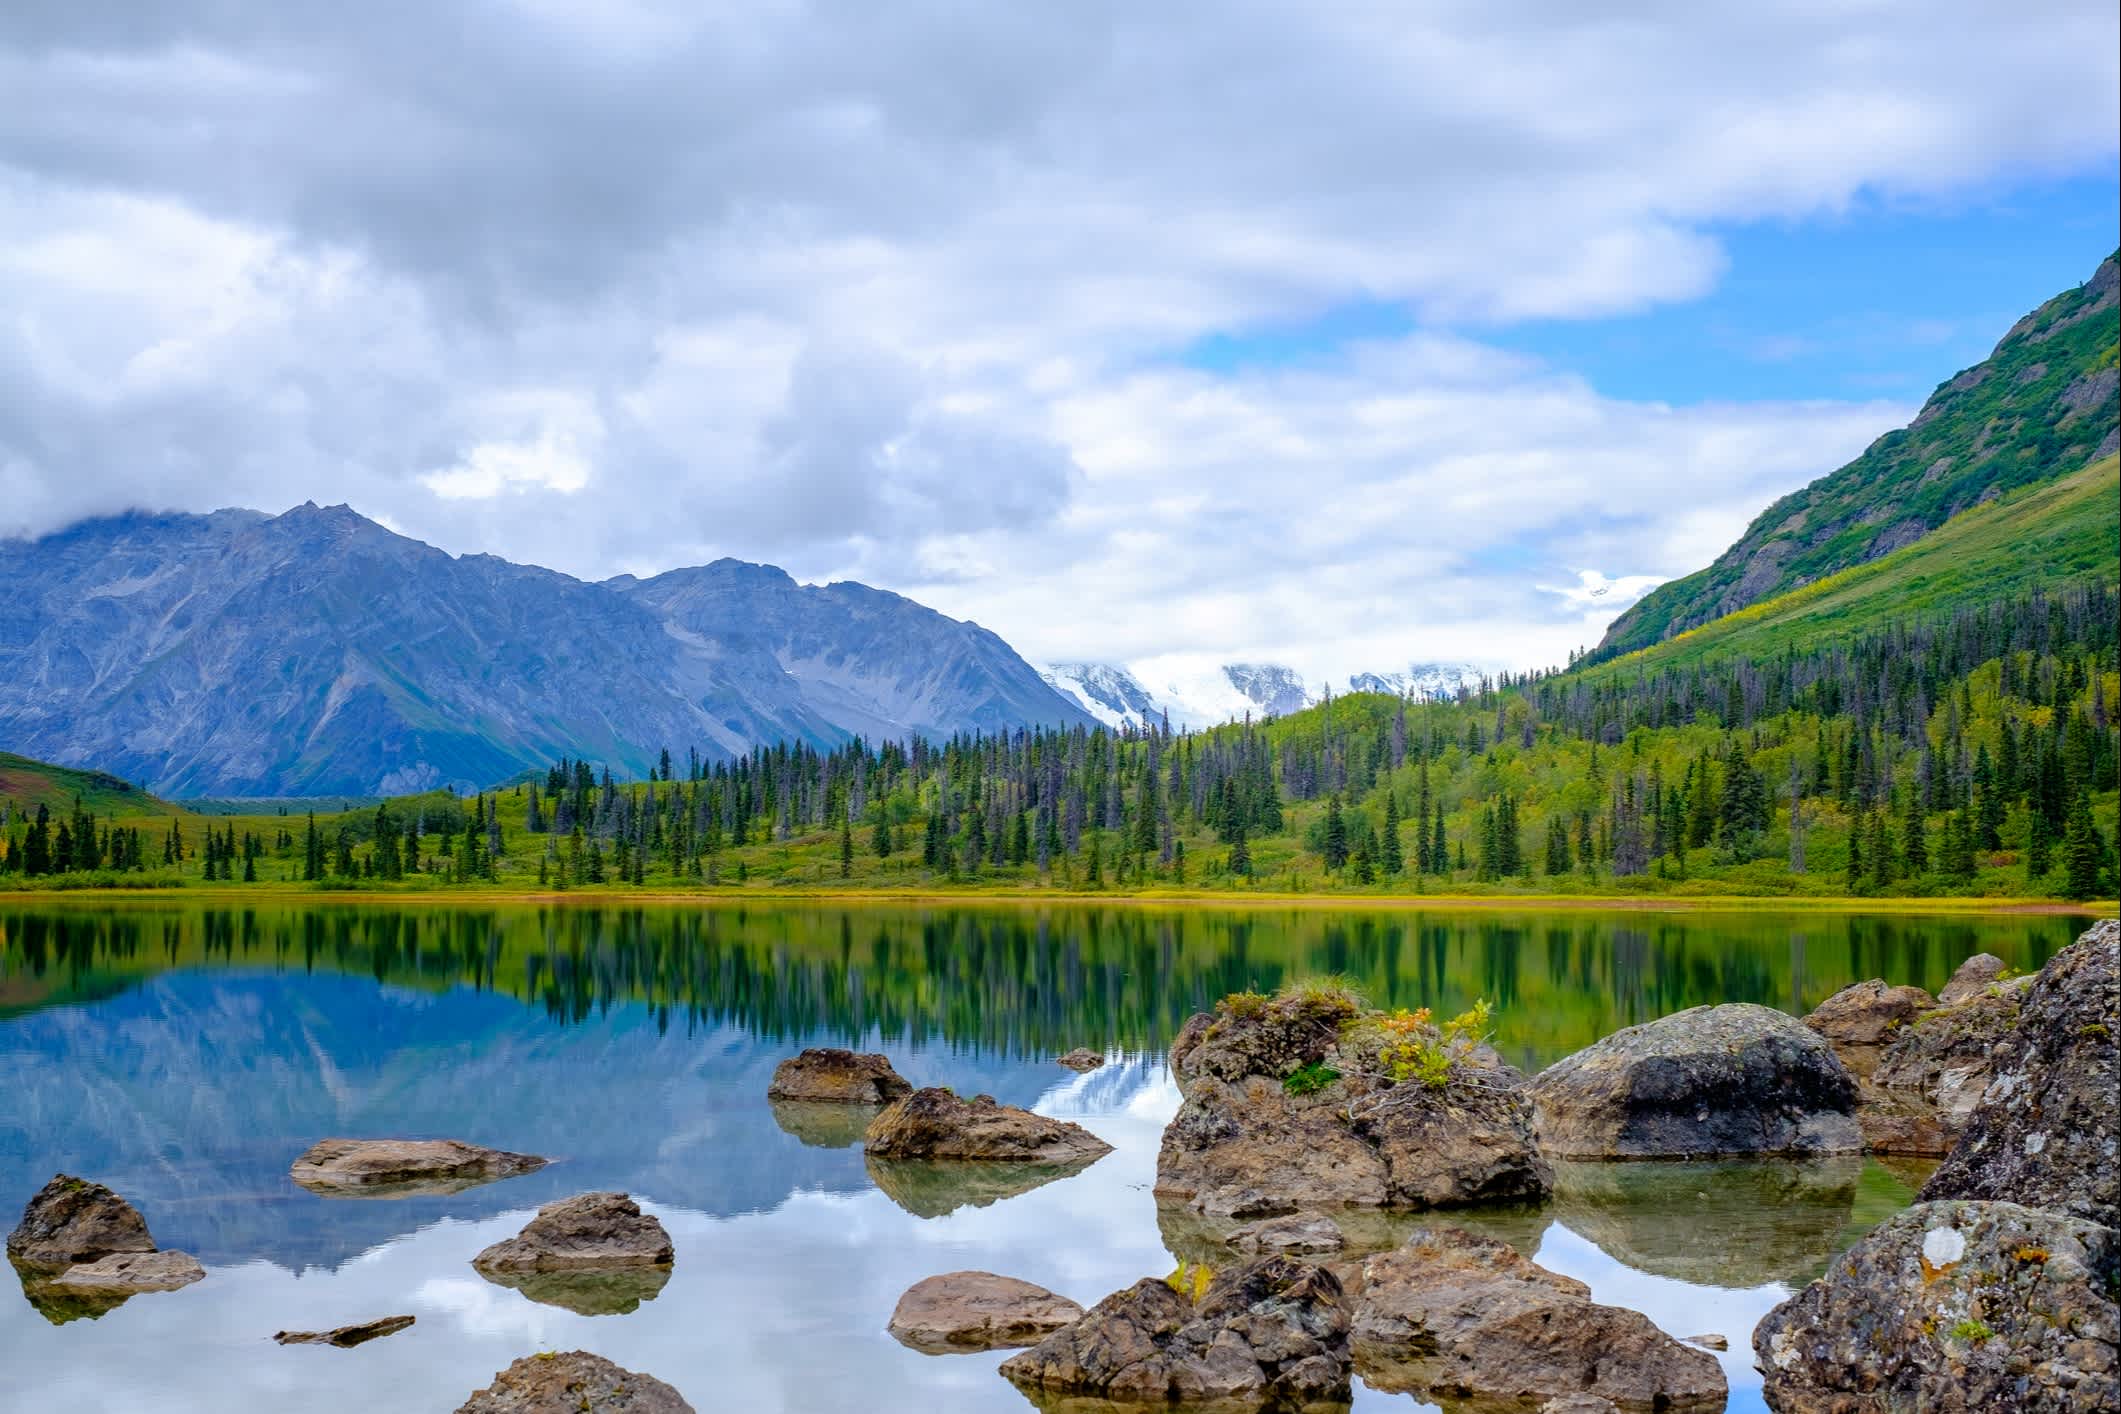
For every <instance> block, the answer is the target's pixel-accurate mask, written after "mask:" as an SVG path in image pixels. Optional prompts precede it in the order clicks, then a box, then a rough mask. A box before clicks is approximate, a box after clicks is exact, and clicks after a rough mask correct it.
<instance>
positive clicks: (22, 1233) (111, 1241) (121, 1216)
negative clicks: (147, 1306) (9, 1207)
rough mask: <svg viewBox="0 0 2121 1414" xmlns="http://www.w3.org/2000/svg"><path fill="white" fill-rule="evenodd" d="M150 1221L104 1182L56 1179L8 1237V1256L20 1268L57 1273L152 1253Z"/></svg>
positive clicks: (66, 1176)
mask: <svg viewBox="0 0 2121 1414" xmlns="http://www.w3.org/2000/svg"><path fill="white" fill-rule="evenodd" d="M154 1250H155V1241H154V1239H153V1238H151V1237H149V1236H148V1235H147V1221H146V1219H144V1218H142V1217H141V1216H140V1214H139V1212H138V1211H137V1210H136V1209H135V1208H134V1207H133V1205H132V1204H130V1203H128V1202H126V1201H125V1200H124V1199H123V1198H120V1197H119V1196H118V1195H117V1194H115V1193H113V1192H111V1191H110V1190H109V1189H108V1188H105V1187H104V1186H103V1185H102V1184H100V1183H91V1182H89V1181H88V1180H87V1179H81V1178H75V1177H73V1176H72V1175H71V1174H63V1173H62V1174H57V1175H54V1176H53V1178H52V1181H51V1182H49V1183H47V1184H45V1185H44V1187H42V1188H40V1189H38V1190H37V1194H36V1196H35V1197H33V1198H31V1199H30V1200H29V1205H28V1206H27V1207H25V1208H24V1209H23V1210H22V1221H21V1222H20V1223H19V1224H17V1225H16V1227H15V1230H14V1231H13V1232H11V1233H9V1234H8V1235H7V1255H8V1257H9V1258H10V1259H11V1260H12V1261H13V1262H14V1263H15V1264H16V1265H17V1266H20V1267H28V1268H31V1269H32V1270H36V1271H55V1270H60V1269H63V1268H66V1267H71V1266H73V1265H74V1264H75V1263H77V1262H93V1261H95V1260H96V1259H97V1258H98V1257H106V1256H109V1255H110V1254H111V1253H113V1252H152V1251H154Z"/></svg>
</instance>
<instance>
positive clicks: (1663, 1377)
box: [1351, 1227, 1728, 1410]
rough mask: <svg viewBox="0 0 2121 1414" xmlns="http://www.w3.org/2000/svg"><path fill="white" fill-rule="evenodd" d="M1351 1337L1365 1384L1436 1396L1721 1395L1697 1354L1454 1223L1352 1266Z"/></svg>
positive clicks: (1654, 1403) (1691, 1399) (1643, 1399)
mask: <svg viewBox="0 0 2121 1414" xmlns="http://www.w3.org/2000/svg"><path fill="white" fill-rule="evenodd" d="M1351 1340H1352V1348H1353V1351H1354V1357H1355V1369H1356V1373H1358V1374H1360V1375H1361V1376H1362V1377H1363V1380H1364V1382H1365V1383H1367V1384H1369V1385H1372V1386H1374V1387H1376V1388H1378V1389H1384V1390H1391V1391H1403V1392H1407V1393H1411V1394H1414V1395H1415V1396H1416V1397H1418V1398H1421V1399H1425V1400H1430V1401H1434V1402H1441V1403H1445V1404H1449V1403H1450V1402H1451V1401H1454V1400H1461V1399H1477V1400H1493V1401H1498V1402H1506V1401H1521V1402H1523V1403H1529V1402H1531V1401H1532V1400H1536V1399H1555V1398H1563V1397H1567V1396H1572V1395H1588V1396H1592V1397H1594V1398H1599V1399H1606V1400H1610V1401H1612V1402H1613V1403H1614V1404H1615V1405H1618V1406H1619V1407H1620V1408H1622V1409H1632V1410H1651V1409H1657V1410H1686V1409H1721V1408H1722V1407H1723V1402H1724V1398H1725V1395H1726V1394H1727V1392H1728V1385H1727V1383H1726V1381H1725V1380H1724V1376H1723V1367H1722V1366H1721V1365H1719V1364H1718V1363H1717V1361H1716V1358H1715V1357H1714V1356H1713V1355H1710V1354H1709V1353H1708V1352H1707V1351H1705V1350H1699V1349H1696V1348H1694V1347H1692V1346H1689V1345H1685V1344H1683V1343H1681V1342H1680V1341H1678V1340H1675V1339H1673V1338H1672V1337H1671V1336H1669V1335H1666V1334H1665V1333H1664V1332H1663V1331H1661V1330H1659V1329H1658V1328H1657V1327H1656V1326H1654V1325H1652V1324H1651V1323H1650V1321H1649V1318H1648V1317H1646V1316H1644V1315H1642V1314H1641V1313H1639V1312H1636V1311H1627V1310H1623V1309H1621V1308H1620V1307H1617V1306H1601V1305H1599V1304H1598V1303H1597V1302H1595V1301H1593V1300H1591V1297H1590V1288H1589V1287H1587V1286H1585V1285H1584V1284H1583V1283H1582V1282H1579V1281H1575V1280H1572V1279H1571V1278H1568V1277H1564V1276H1559V1275H1557V1274H1555V1273H1553V1272H1550V1271H1548V1270H1547V1269H1546V1268H1544V1267H1541V1266H1538V1265H1536V1264H1534V1263H1533V1262H1531V1261H1530V1260H1528V1259H1527V1258H1525V1257H1524V1256H1523V1255H1521V1254H1520V1253H1518V1252H1517V1250H1516V1249H1515V1248H1512V1247H1509V1246H1507V1245H1506V1244H1504V1243H1501V1242H1497V1241H1495V1240H1494V1239H1493V1238H1489V1237H1481V1236H1477V1235H1475V1234H1473V1233H1470V1232H1465V1231H1463V1230H1461V1229H1459V1228H1454V1227H1429V1228H1424V1229H1422V1230H1421V1231H1420V1232H1418V1233H1416V1234H1415V1235H1414V1237H1413V1239H1412V1240H1410V1241H1409V1242H1408V1243H1407V1244H1406V1245H1405V1246H1403V1247H1400V1248H1397V1249H1395V1250H1394V1251H1391V1252H1384V1253H1380V1254H1379V1255H1377V1256H1374V1257H1371V1258H1369V1259H1368V1260H1367V1261H1365V1262H1364V1263H1363V1293H1362V1300H1361V1302H1360V1303H1359V1304H1358V1306H1357V1307H1356V1311H1355V1322H1354V1327H1353V1331H1352V1336H1351Z"/></svg>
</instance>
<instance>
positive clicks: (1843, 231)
mask: <svg viewBox="0 0 2121 1414" xmlns="http://www.w3.org/2000/svg"><path fill="white" fill-rule="evenodd" d="M2117 55H2121V19H2117V13H2116V10H2115V7H2114V5H2113V4H2112V3H2111V0H2069V3H2059V2H2057V0H2028V3H2021V4H2017V5H2013V6H2007V7H2006V6H1997V5H1994V4H1992V3H1987V0H1975V2H1974V3H1954V2H1953V0H1943V3H1937V2H1936V0H1932V3H1927V4H1920V5H1917V4H1912V3H1906V4H1903V3H1896V0H1861V3H1847V2H1846V0H1819V2H1818V3H1809V2H1808V3H1787V4H1770V5H1759V6H1745V7H1737V6H1698V5H1697V6H1680V5H1672V4H1665V3H1656V4H1650V3H1642V4H1633V5H1630V4H1618V5H1606V6H1595V7H1592V6H1582V5H1572V4H1562V3H1554V4H1512V3H1499V2H1498V0H1486V2H1485V3H1467V4H1454V3H1436V4H1427V5H1422V6H1418V7H1405V6H1398V7H1394V6H1374V7H1373V6H1316V5H1300V4H1256V3H1249V0H1218V2H1217V3H1213V4H1208V3H1200V4H1194V3H1183V0H1175V2H1174V3H1170V4H1160V5H1155V6H1142V5H1138V4H1120V3H1099V0H1080V3H1071V4H1068V5H1052V6H1037V5H1031V6H1025V5H1010V6H997V5H964V4H948V3H917V2H916V3H905V4H898V5H891V6H876V5H870V4H861V3H854V2H853V0H849V2H848V3H807V4H806V3H800V2H799V0H763V3H727V4H718V5H714V6H701V5H697V4H694V3H690V0H685V3H662V0H598V3H569V2H567V0H478V3H458V2H457V0H418V3H398V0H376V3H371V4H369V5H365V6H346V5H343V4H321V3H314V4H313V3H303V2H302V0H285V3H278V4H273V5H270V6H255V5H238V4H232V3H228V0H163V3H158V4H157V5H154V6H152V7H142V6H137V5H132V4H125V3H119V2H118V0H107V2H99V0H13V3H10V4H9V5H7V6H5V7H0V95H6V97H5V99H4V100H0V534H42V533H45V532H48V531H51V530H53V529H56V528H58V527H60V526H62V525H65V524H68V523H70V522H72V521H74V520H77V519H79V518H81V517H84V516H89V515H97V514H106V513H110V512H113V511H117V510H121V509H127V508H146V509H175V510H209V509H214V508H217V507H221V506H231V505H241V506H252V507H256V508H259V509H264V510H269V511H277V510H281V509H285V508H286V507H288V506H290V505H294V504H298V503H300V502H302V501H304V500H315V501H318V502H321V503H327V504H328V503H336V502H342V501H343V502H347V503H350V504H351V505H353V506H354V507H355V508H356V509H357V510H360V511H362V512H363V513H364V514H367V515H370V516H372V517H374V518H376V519H378V520H380V521H382V522H383V523H385V524H386V525H389V526H391V527H392V528H393V529H396V530H399V531H402V532H403V533H405V534H408V535H413V536H416V537H418V538H420V539H422V540H426V541H429V542H430V543H433V544H436V545H439V546H441V547H443V548H444V549H447V550H450V551H452V552H456V553H469V552H489V553H494V554H500V555H504V556H507V557H508V558H510V559H514V560H518V561H526V562H531V563H537V564H544V565H549V566H551V567H553V568H556V569H560V570H564V571H566V572H568V573H571V574H576V575H580V576H582V577H585V578H601V577H604V576H607V575H612V574H617V573H621V572H626V573H637V574H648V573H653V572H656V571H658V570H663V569H668V568H673V567H676V566H679V565H685V564H696V563H701V562H704V561H706V560H709V559H713V558H716V557H719V556H724V555H728V556H735V557H737V558H741V559H749V560H763V561H769V562H772V563H776V564H780V565H782V566H784V567H785V568H787V569H788V570H789V571H790V572H791V573H793V574H795V575H796V576H798V577H799V578H802V579H806V580H815V581H822V580H829V579H859V580H862V581H864V582H867V583H870V584H875V585H879V586H882V587H885V588H890V589H895V590H898V591H900V592H902V593H906V594H909V595H911V596H912V597H914V598H916V599H919V600H921V601H922V602H924V603H928V604H931V605H933V606H934V607H936V608H938V609H941V610H943V611H944V612H946V613H949V614H952V615H954V616H957V617H961V618H971V619H976V620H978V621H979V622H980V623H982V624H985V625H986V626H988V627H990V628H993V629H995V630H996V631H997V632H999V633H1001V634H1002V635H1003V636H1004V637H1005V638H1007V639H1009V640H1010V641H1011V642H1012V643H1014V644H1015V645H1016V646H1017V647H1018V648H1019V649H1020V650H1021V651H1022V652H1024V653H1025V655H1026V656H1027V657H1030V658H1031V659H1032V660H1033V661H1052V660H1077V659H1089V660H1098V661H1108V662H1127V663H1132V664H1135V665H1137V666H1139V667H1142V668H1143V669H1145V670H1157V669H1166V668H1173V669H1175V668H1177V667H1180V666H1182V665H1186V664H1192V663H1213V662H1224V661H1233V660H1246V659H1249V660H1269V661H1276V662H1283V663H1287V664H1290V665H1292V666H1294V667H1296V668H1297V669H1298V670H1299V671H1301V672H1303V673H1304V674H1305V675H1306V676H1307V677H1310V678H1311V679H1312V680H1313V681H1314V682H1316V681H1321V680H1329V679H1336V680H1337V679H1344V678H1345V676H1346V675H1347V674H1349V673H1351V672H1355V671H1361V670H1390V669H1393V668H1396V667H1400V666H1403V665H1405V664H1406V663H1408V662H1409V661H1425V660H1445V661H1471V662H1476V663H1480V664H1484V665H1488V666H1502V667H1527V666H1537V665H1546V664H1553V663H1558V662H1560V661H1562V660H1563V659H1564V658H1565V657H1566V655H1567V653H1568V652H1569V650H1570V649H1572V648H1575V647H1579V646H1584V645H1588V644H1591V643H1595V642H1596V641H1597V639H1598V637H1599V635H1600V634H1601V632H1602V631H1603V628H1604V625H1605V624H1606V622H1607V621H1609V620H1610V619H1611V617H1612V616H1613V615H1614V614H1615V613H1617V612H1618V611H1619V610H1620V609H1621V608H1622V607H1624V606H1625V605H1626V604H1627V603H1629V602H1631V601H1632V600H1633V598H1635V597H1637V596H1639V594H1641V593H1642V592H1645V591H1646V590H1647V589H1648V588H1649V587H1650V586H1652V585H1654V584H1655V583H1657V582H1659V581H1661V580H1663V579H1666V578H1670V577H1672V576H1675V575H1679V574H1684V573H1686V572H1688V571H1690V570H1693V569H1696V568H1699V567H1700V566H1701V565H1703V564H1705V563H1707V562H1708V561H1709V560H1710V559H1712V558H1713V557H1714V556H1715V555H1716V553H1717V552H1718V551H1720V550H1721V549H1722V548H1724V546H1725V545H1727V544H1728V543H1730V541H1732V540H1733V539H1735V538H1736V537H1737V535H1738V533H1739V532H1740V531H1741V530H1742V529H1743V527H1744V525H1745V523H1746V521H1747V520H1749V519H1750V518H1751V516H1752V515H1753V514H1754V513H1755V512H1757V511H1758V510H1759V509H1760V508H1762V507H1763V506H1764V505H1765V504H1766V503H1767V502H1769V501H1771V500H1772V499H1774V498H1775V497H1776V496H1779V495H1781V494H1783V493H1784V492H1786V491H1789V490H1791V489H1794V488H1795V487H1797V486H1799V485H1802V484H1803V483H1804V482H1806V481H1809V480H1811V479H1813V478H1814V477H1816V476H1819V475H1822V474H1824V473H1826V472H1828V471H1830V470H1832V469H1833V468H1834V467H1836V466H1838V465H1840V464H1841V463H1842V462H1844V461H1846V460H1847V459H1848V458H1850V457H1851V456H1853V455H1855V454H1856V453H1857V452H1859V451H1861V450H1862V448H1863V447H1864V446H1865V445H1867V444H1868V443H1869V442H1870V441H1871V440H1872V439H1873V438H1875V437H1876V436H1877V435H1879V434H1880V433H1882V432H1884V431H1886V430H1888V429H1890V428H1892V427H1895V426H1898V425H1901V424H1902V423H1904V422H1905V421H1907V420H1908V418H1910V417H1911V416H1912V415H1913V413H1914V412H1915V410H1916V409H1917V408H1918V407H1919V406H1920V404H1921V401H1922V399H1923V397H1924V396H1925V395H1926V393H1927V392H1928V390H1929V389H1930V388H1932V387H1933V386H1935V385H1936V384H1937V383H1939V382H1941V381H1942V380H1944V379H1945V378H1948V377H1950V376H1951V375H1952V374H1953V373H1954V372H1956V371H1957V370H1959V369H1961V368H1963V367H1965V366H1967V365H1968V364H1971V363H1973V362H1976V361H1978V360H1979V359H1980V358H1981V357H1983V356H1984V355H1985V354H1986V352H1987V351H1988V349H1989V348H1990V347H1991V346H1992V345H1993V343H1994V342H1995V340H1996V339H1997V338H1998V337H2000V336H2001V334H2002V333H2003V331H2004V330H2005V329H2006V328H2008V327H2009V325H2010V324H2011V322H2012V321H2013V320H2015V319H2016V318H2017V317H2018V315H2020V314H2022V313H2024V312H2025V311H2026V310H2028V309H2030V308H2032V307H2033V306H2034V305H2035V304H2037V303H2039V302H2040V301H2041V300H2042V299H2045V298H2047V297H2048V296H2050V295H2053V294H2055V293H2058V292H2059V291H2061V290H2063V289H2066V288H2068V287H2069V286H2071V285H2074V284H2077V283H2079V282H2081V281H2083V280H2084V279H2086V278H2088V277H2089V276H2090V274H2091V272H2092V270H2093V268H2094V267H2095V266H2096V265H2097V263H2098V262H2099V260H2100V259H2101V258H2103V257H2104V256H2106V255H2107V254H2109V253H2111V252H2112V251H2113V250H2114V248H2115V247H2116V245H2117V243H2121V214H2117V208H2121V179H2117V175H2116V171H2117V162H2121V152H2117V137H2116V122H2115V116H2114V115H2115V113H2116V111H2117V109H2121V58H2117ZM1594 591H1596V592H1594Z"/></svg>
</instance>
